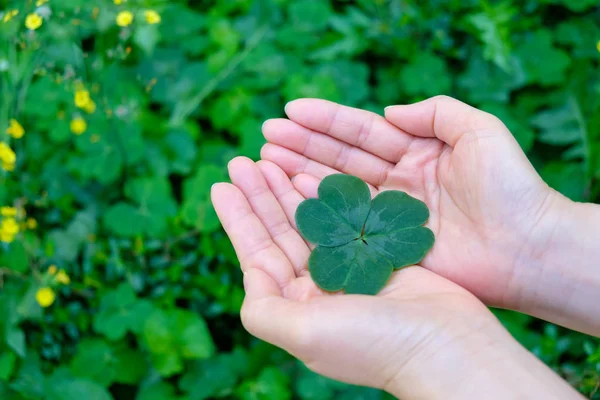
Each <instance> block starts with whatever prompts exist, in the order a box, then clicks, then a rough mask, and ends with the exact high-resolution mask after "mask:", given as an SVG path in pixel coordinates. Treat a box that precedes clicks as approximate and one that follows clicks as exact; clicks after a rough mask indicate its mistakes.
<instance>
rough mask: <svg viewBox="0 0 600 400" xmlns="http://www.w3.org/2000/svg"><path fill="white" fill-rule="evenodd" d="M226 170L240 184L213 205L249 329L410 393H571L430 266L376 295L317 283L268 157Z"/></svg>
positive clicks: (321, 367)
mask: <svg viewBox="0 0 600 400" xmlns="http://www.w3.org/2000/svg"><path fill="white" fill-rule="evenodd" d="M229 173H230V177H231V181H232V184H229V183H219V184H216V185H214V186H213V189H212V201H213V204H214V206H215V209H216V211H217V214H218V216H219V218H220V220H221V222H222V224H223V227H224V229H225V231H226V232H227V234H228V235H229V237H230V239H231V241H232V243H233V245H234V248H235V250H236V253H237V255H238V258H239V260H240V264H241V268H242V271H243V273H244V287H245V290H246V297H245V300H244V305H243V307H242V314H241V315H242V322H243V324H244V326H245V327H246V329H247V330H248V331H249V332H250V333H252V334H254V335H255V336H257V337H259V338H261V339H263V340H266V341H268V342H270V343H273V344H275V345H277V346H279V347H282V348H284V349H285V350H287V351H288V352H290V353H291V354H293V355H294V356H296V357H298V358H299V359H300V360H302V361H303V362H304V363H305V364H306V365H307V366H308V367H309V368H311V369H313V370H314V371H316V372H318V373H321V374H324V375H326V376H329V377H331V378H334V379H338V380H342V381H345V382H349V383H353V384H359V385H366V386H371V387H377V388H381V389H385V390H387V391H389V392H391V393H393V394H394V395H396V396H398V397H401V398H405V399H410V398H419V399H428V398H441V397H444V398H454V397H453V396H456V398H482V397H480V396H481V395H482V394H485V393H487V392H488V391H489V390H492V392H494V391H497V393H498V395H499V397H498V398H506V396H511V395H514V394H515V393H516V392H519V391H520V390H523V388H524V389H525V390H529V389H531V387H530V386H523V385H520V382H522V381H525V382H527V381H528V380H532V381H534V382H537V381H540V382H543V385H542V387H541V388H536V389H535V390H542V391H544V392H550V393H551V391H552V390H553V391H555V392H556V393H562V394H568V395H572V394H573V391H572V389H570V388H569V387H568V385H566V384H565V383H564V382H562V381H561V380H560V379H558V378H556V377H555V376H554V375H553V374H552V372H551V371H550V370H548V369H547V368H545V366H543V365H542V364H540V363H539V361H538V360H537V359H535V357H533V356H531V355H530V354H529V353H527V352H526V351H525V350H524V349H522V348H521V347H520V346H519V345H518V344H517V343H516V342H514V340H512V338H511V337H510V335H508V333H507V332H506V331H505V330H504V328H503V327H502V326H501V325H500V324H499V322H498V321H497V320H496V319H495V318H494V316H493V315H492V314H491V313H490V312H489V311H488V310H487V308H486V307H485V306H484V305H483V304H482V303H481V302H480V301H479V300H478V299H477V298H476V297H475V296H473V295H472V294H470V293H469V292H467V291H466V290H464V289H462V288H461V287H459V286H458V285H456V284H454V283H452V282H450V281H449V280H446V279H444V278H442V277H440V276H437V275H436V274H434V273H432V272H431V271H428V270H426V269H424V268H421V267H417V266H415V267H408V268H405V269H403V270H401V271H398V272H396V273H394V274H393V276H392V278H391V280H390V282H389V283H388V285H387V286H386V287H385V288H384V289H383V290H382V291H381V292H380V293H379V294H378V295H376V296H364V295H343V294H340V293H335V294H330V293H325V292H323V291H321V290H319V289H318V288H317V287H316V286H315V284H314V283H313V281H312V280H311V278H310V274H309V273H308V271H307V260H308V256H309V254H310V247H309V245H308V244H307V243H305V241H304V240H303V239H302V237H301V236H300V235H299V233H298V232H297V231H296V228H295V222H294V213H295V211H296V208H297V206H298V204H299V203H300V202H301V201H302V200H304V198H305V197H304V196H303V195H302V194H301V193H300V192H299V191H298V190H297V189H296V188H295V187H294V185H293V184H292V183H291V181H290V179H289V178H288V176H287V175H286V174H285V173H284V172H283V171H282V170H281V169H280V168H279V167H278V166H276V165H275V164H273V163H271V162H269V161H260V162H259V163H257V164H255V163H254V162H252V161H251V160H249V159H247V158H242V157H240V158H237V159H234V160H233V161H231V162H230V164H229ZM491 378H493V379H492V380H494V379H495V381H493V382H490V381H489V380H490V379H491ZM521 386H523V387H521ZM490 388H491V389H490ZM515 390H516V392H515ZM482 391H483V392H482ZM473 396H476V397H473ZM502 396H504V397H502ZM563 398H565V397H563Z"/></svg>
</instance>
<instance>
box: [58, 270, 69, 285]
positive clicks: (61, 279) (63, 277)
mask: <svg viewBox="0 0 600 400" xmlns="http://www.w3.org/2000/svg"><path fill="white" fill-rule="evenodd" d="M56 281H57V282H58V283H62V284H63V285H68V284H69V283H71V278H69V275H67V273H66V272H65V270H64V269H61V270H60V271H58V273H57V274H56Z"/></svg>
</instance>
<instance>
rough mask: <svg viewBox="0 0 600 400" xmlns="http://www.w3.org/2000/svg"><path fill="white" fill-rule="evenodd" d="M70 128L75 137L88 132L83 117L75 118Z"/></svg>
mask: <svg viewBox="0 0 600 400" xmlns="http://www.w3.org/2000/svg"><path fill="white" fill-rule="evenodd" d="M69 127H70V128H71V132H73V133H74V134H75V135H81V134H82V133H83V132H85V131H86V130H87V122H85V119H83V118H81V117H77V118H73V119H72V120H71V124H70V125H69Z"/></svg>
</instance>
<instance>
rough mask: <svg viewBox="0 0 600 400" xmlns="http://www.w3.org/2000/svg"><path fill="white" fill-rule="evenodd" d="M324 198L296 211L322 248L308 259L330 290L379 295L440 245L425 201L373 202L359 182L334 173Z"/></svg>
mask: <svg viewBox="0 0 600 400" xmlns="http://www.w3.org/2000/svg"><path fill="white" fill-rule="evenodd" d="M318 194H319V198H318V199H308V200H305V201H303V202H302V203H301V204H300V205H299V206H298V209H297V211H296V222H297V225H298V230H299V231H300V233H301V234H302V236H304V238H305V239H306V240H308V241H310V242H312V243H315V244H317V247H316V248H315V249H314V250H313V252H312V254H311V255H310V258H309V260H308V268H309V271H310V273H311V276H312V278H313V280H314V281H315V283H316V284H317V285H318V286H319V287H321V288H322V289H324V290H328V291H338V290H342V289H344V290H345V292H346V293H360V294H376V293H377V292H379V290H381V288H382V287H383V286H385V284H386V283H387V281H388V279H389V277H390V275H391V274H392V271H393V270H394V269H398V268H402V267H405V266H408V265H413V264H416V263H418V262H419V261H421V260H422V259H423V257H425V254H427V252H428V251H429V250H430V249H431V247H432V246H433V242H434V237H433V233H432V232H431V231H430V230H429V229H428V228H425V227H423V226H421V225H423V224H424V223H425V222H427V219H428V218H429V210H428V209H427V206H426V205H425V203H423V202H421V201H419V200H417V199H414V198H412V197H410V196H408V195H407V194H406V193H403V192H399V191H386V192H383V193H380V194H379V195H377V196H376V197H375V198H374V199H373V200H371V196H370V192H369V188H368V186H367V184H366V183H364V182H363V181H362V180H360V179H359V178H356V177H353V176H349V175H342V174H334V175H330V176H328V177H326V178H325V179H323V181H322V182H321V184H320V185H319V189H318Z"/></svg>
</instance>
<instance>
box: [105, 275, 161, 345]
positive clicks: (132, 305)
mask: <svg viewBox="0 0 600 400" xmlns="http://www.w3.org/2000/svg"><path fill="white" fill-rule="evenodd" d="M151 312H152V304H151V303H150V302H149V301H147V300H137V298H136V296H135V292H134V291H133V288H132V287H131V285H129V284H127V283H122V284H121V285H119V287H118V288H117V289H116V290H113V291H109V292H107V293H106V294H105V295H104V296H103V297H102V300H101V302H100V310H99V312H98V313H97V314H96V315H95V317H94V330H95V331H96V332H98V333H101V334H103V335H104V336H106V337H107V338H108V339H110V340H119V339H122V338H123V337H124V336H125V334H126V333H127V332H135V333H138V332H140V331H141V329H142V327H143V325H144V322H145V320H146V319H147V318H148V316H149V315H150V314H151Z"/></svg>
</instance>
